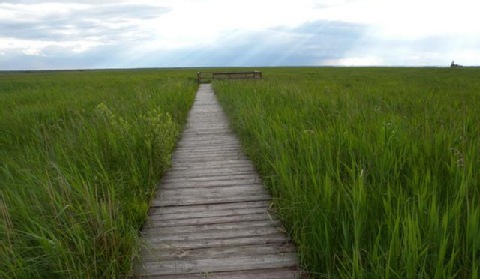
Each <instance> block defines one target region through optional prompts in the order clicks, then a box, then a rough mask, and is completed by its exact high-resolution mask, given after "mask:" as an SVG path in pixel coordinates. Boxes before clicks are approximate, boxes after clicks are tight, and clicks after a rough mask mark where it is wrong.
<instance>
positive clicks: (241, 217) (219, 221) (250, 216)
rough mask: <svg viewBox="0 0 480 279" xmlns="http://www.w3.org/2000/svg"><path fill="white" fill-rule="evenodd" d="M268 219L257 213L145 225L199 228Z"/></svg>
mask: <svg viewBox="0 0 480 279" xmlns="http://www.w3.org/2000/svg"><path fill="white" fill-rule="evenodd" d="M270 219H271V215H268V214H267V213H258V214H247V215H235V216H221V217H208V218H196V219H182V220H161V221H156V220H148V223H147V224H148V226H151V227H179V226H201V225H211V224H222V223H233V222H246V221H269V220H270ZM159 231H161V230H159Z"/></svg>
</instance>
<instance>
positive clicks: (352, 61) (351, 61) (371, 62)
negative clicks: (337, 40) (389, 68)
mask: <svg viewBox="0 0 480 279" xmlns="http://www.w3.org/2000/svg"><path fill="white" fill-rule="evenodd" d="M322 64H324V65H330V66H380V65H383V64H384V62H383V61H382V59H381V58H379V57H375V56H363V57H345V58H340V59H327V60H324V61H322Z"/></svg>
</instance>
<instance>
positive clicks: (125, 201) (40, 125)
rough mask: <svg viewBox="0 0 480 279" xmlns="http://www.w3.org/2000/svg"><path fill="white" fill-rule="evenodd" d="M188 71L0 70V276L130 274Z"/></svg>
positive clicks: (187, 89) (181, 107)
mask: <svg viewBox="0 0 480 279" xmlns="http://www.w3.org/2000/svg"><path fill="white" fill-rule="evenodd" d="M194 76H195V74H194V73H193V72H189V71H166V70H165V71H154V70H149V71H147V70H142V71H140V70H136V71H86V72H54V73H24V74H20V73H0V158H1V159H0V278H118V277H120V276H121V275H122V274H128V272H129V271H130V265H131V259H132V255H133V254H134V253H135V248H136V245H138V230H139V229H140V227H141V225H142V224H143V222H144V220H145V218H146V213H147V209H148V202H149V200H150V199H151V197H152V193H153V190H154V188H155V186H156V183H157V182H158V181H159V178H160V176H161V175H162V173H163V172H164V171H165V170H166V169H167V168H168V167H169V164H170V154H171V152H172V150H173V148H174V146H175V143H176V140H177V138H178V136H179V132H180V131H181V129H182V127H183V125H184V123H185V121H186V116H187V114H188V111H189V109H190V107H191V105H192V103H193V99H194V93H195V91H196V88H197V85H196V84H195V80H194ZM189 77H191V78H189Z"/></svg>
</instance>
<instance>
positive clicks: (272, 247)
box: [134, 84, 300, 279]
mask: <svg viewBox="0 0 480 279" xmlns="http://www.w3.org/2000/svg"><path fill="white" fill-rule="evenodd" d="M269 200H270V197H269V195H268V192H266V191H265V190H264V189H263V186H262V183H261V181H260V178H259V176H258V174H257V173H256V171H255V169H254V167H253V165H252V163H251V162H250V161H249V160H248V158H247V157H246V156H245V155H244V154H243V152H242V150H241V147H240V143H239V141H238V140H237V138H236V137H235V136H234V134H232V132H231V130H230V128H229V126H228V123H227V119H226V117H225V115H224V113H223V111H222V109H221V107H220V106H219V105H218V103H217V100H216V98H215V95H214V94H213V91H212V88H211V86H210V85H209V84H202V85H200V89H199V90H198V93H197V96H196V100H195V103H194V105H193V108H192V110H191V111H190V115H189V118H188V123H187V127H186V129H185V131H184V133H183V136H182V139H181V141H180V142H179V144H178V146H177V149H176V151H175V153H174V156H173V168H172V169H171V170H170V171H169V172H167V174H166V175H165V176H164V177H163V179H162V181H161V183H160V186H159V187H158V189H157V196H156V198H155V200H154V201H153V204H152V205H151V206H152V207H151V209H150V213H149V220H148V221H147V223H146V224H145V227H144V229H143V231H142V234H143V238H144V240H145V247H144V248H143V249H142V251H141V252H140V259H139V261H137V263H136V265H135V268H134V270H135V275H136V276H137V277H146V278H177V279H180V278H242V279H246V278H252V279H253V278H279V279H280V278H300V272H299V271H298V268H297V257H296V253H295V247H294V246H293V244H291V243H290V241H289V240H288V238H287V236H286V235H285V233H283V232H282V231H283V230H282V229H281V224H280V222H279V221H278V219H276V217H275V216H273V215H272V214H271V213H270V212H269V211H268V207H269Z"/></svg>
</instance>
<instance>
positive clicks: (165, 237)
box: [145, 226, 280, 243]
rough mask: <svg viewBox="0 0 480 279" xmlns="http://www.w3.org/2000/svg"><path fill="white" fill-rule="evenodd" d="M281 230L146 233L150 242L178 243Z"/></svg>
mask: <svg viewBox="0 0 480 279" xmlns="http://www.w3.org/2000/svg"><path fill="white" fill-rule="evenodd" d="M279 233H280V232H279V231H278V230H277V229H275V228H274V227H270V226H268V227H263V228H258V227H257V228H244V229H243V230H229V231H227V230H223V231H217V232H214V231H210V232H204V233H201V232H197V233H194V234H192V233H182V234H181V233H178V234H162V233H160V234H155V233H151V234H146V235H145V236H147V237H148V238H149V242H150V243H152V242H168V243H178V242H182V241H203V240H208V239H230V238H239V237H260V236H270V235H278V234H279Z"/></svg>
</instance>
